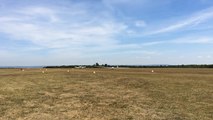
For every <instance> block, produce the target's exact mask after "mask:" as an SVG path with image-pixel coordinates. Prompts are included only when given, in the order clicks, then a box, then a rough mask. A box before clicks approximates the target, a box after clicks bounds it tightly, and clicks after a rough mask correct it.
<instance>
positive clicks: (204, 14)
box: [148, 7, 213, 35]
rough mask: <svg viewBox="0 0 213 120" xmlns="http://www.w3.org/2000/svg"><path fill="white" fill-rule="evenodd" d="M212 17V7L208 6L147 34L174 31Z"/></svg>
mask: <svg viewBox="0 0 213 120" xmlns="http://www.w3.org/2000/svg"><path fill="white" fill-rule="evenodd" d="M212 18H213V7H210V8H208V9H205V10H202V11H199V12H197V13H195V14H193V15H191V16H190V17H188V18H185V19H184V18H183V19H182V20H179V21H177V22H175V23H174V24H171V25H169V26H166V27H164V28H161V29H158V30H155V31H153V32H150V33H148V35H153V34H161V33H167V32H172V31H176V30H179V29H182V28H185V27H190V26H196V25H199V24H201V23H203V22H206V21H207V20H210V19H212Z"/></svg>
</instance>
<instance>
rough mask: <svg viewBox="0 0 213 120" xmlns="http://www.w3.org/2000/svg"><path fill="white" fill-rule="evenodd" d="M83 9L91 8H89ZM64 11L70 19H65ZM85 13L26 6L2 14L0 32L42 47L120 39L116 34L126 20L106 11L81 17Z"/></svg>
mask: <svg viewBox="0 0 213 120" xmlns="http://www.w3.org/2000/svg"><path fill="white" fill-rule="evenodd" d="M82 10H84V12H85V13H86V12H87V10H86V9H85V8H82V9H81V11H82ZM14 13H18V14H15V15H14ZM64 14H66V18H68V20H66V19H64V17H63V16H64ZM81 15H82V12H79V13H78V12H76V11H75V14H72V12H71V14H69V13H66V12H65V13H64V12H63V11H60V9H51V8H48V7H35V6H32V7H27V8H22V9H20V10H16V11H13V12H12V13H11V14H8V15H4V16H0V21H1V22H0V26H1V28H0V32H1V33H5V34H8V35H9V36H10V37H12V39H14V40H25V41H29V42H32V43H33V44H35V45H38V46H41V47H47V48H63V47H82V46H88V45H97V46H104V45H111V44H112V45H113V44H115V43H116V42H117V41H116V39H114V38H113V36H114V35H116V34H119V33H120V32H122V30H124V29H125V28H126V27H125V25H124V24H122V23H116V22H114V21H113V20H112V19H111V18H110V17H108V16H105V20H104V18H101V17H102V15H100V16H99V15H96V16H95V17H100V18H99V19H96V18H95V19H91V18H94V17H93V16H84V18H81ZM88 15H89V13H88ZM69 16H70V17H71V18H70V19H69ZM72 19H77V20H79V21H77V22H75V21H73V20H72ZM89 19H90V20H89ZM70 20H71V21H72V22H70ZM85 21H86V22H85Z"/></svg>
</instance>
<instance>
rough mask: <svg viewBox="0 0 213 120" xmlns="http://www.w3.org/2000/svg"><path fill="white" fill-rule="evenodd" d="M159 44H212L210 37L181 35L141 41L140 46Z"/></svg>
mask: <svg viewBox="0 0 213 120" xmlns="http://www.w3.org/2000/svg"><path fill="white" fill-rule="evenodd" d="M160 44H213V38H212V37H201V36H199V37H195V36H193V37H191V36H190V37H181V38H177V39H172V40H159V41H154V42H147V43H143V44H142V46H153V45H160Z"/></svg>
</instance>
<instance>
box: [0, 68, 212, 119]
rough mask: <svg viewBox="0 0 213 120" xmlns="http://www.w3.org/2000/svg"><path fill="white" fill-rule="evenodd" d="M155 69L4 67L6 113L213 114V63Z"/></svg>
mask: <svg viewBox="0 0 213 120" xmlns="http://www.w3.org/2000/svg"><path fill="white" fill-rule="evenodd" d="M151 70H152V69H116V70H109V69H70V72H67V69H48V71H45V73H44V74H43V73H42V70H39V69H26V70H25V71H20V70H18V69H0V106H1V107H0V119H2V120H5V119H11V120H12V119H20V120H21V119H26V120H37V119H42V120H43V119H44V120H61V119H63V120H66V119H67V120H68V119H94V120H105V119H109V120H124V119H126V120H133V119H134V120H141V119H147V120H150V119H153V120H155V119H156V120H158V119H176V120H182V119H188V120H194V119H203V120H212V119H213V74H212V73H213V70H212V69H154V71H155V72H154V73H151ZM93 71H96V74H93Z"/></svg>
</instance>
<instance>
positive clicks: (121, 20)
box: [0, 0, 213, 66]
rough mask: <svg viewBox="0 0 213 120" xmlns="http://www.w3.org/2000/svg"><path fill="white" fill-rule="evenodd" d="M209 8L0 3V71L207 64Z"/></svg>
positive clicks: (184, 0)
mask: <svg viewBox="0 0 213 120" xmlns="http://www.w3.org/2000/svg"><path fill="white" fill-rule="evenodd" d="M212 35H213V1H212V0H54V1H53V0H0V56H1V59H0V66H10V65H11V66H13V65H69V64H94V63H96V62H99V63H101V64H102V63H103V64H105V63H107V64H143V65H146V64H212V63H213V36H212Z"/></svg>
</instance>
